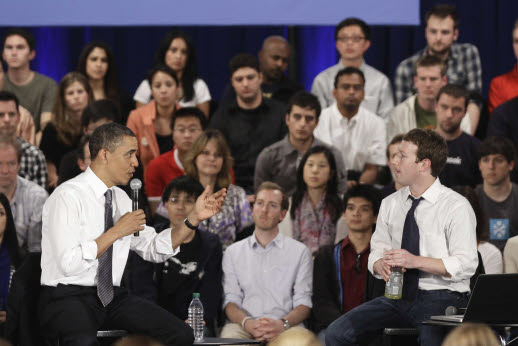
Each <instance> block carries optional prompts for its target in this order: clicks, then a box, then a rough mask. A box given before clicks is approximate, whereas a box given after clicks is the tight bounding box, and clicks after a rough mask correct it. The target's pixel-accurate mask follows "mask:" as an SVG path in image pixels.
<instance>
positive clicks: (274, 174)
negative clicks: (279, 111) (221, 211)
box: [254, 91, 347, 196]
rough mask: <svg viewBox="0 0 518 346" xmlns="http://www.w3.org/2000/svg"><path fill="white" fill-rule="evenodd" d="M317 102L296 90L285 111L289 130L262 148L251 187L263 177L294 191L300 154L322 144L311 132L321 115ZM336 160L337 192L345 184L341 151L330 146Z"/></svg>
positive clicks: (289, 192) (344, 187) (291, 192)
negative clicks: (276, 140)
mask: <svg viewBox="0 0 518 346" xmlns="http://www.w3.org/2000/svg"><path fill="white" fill-rule="evenodd" d="M320 110H321V109H320V103H319V102H318V99H317V98H316V96H315V95H313V94H310V93H308V92H305V91H299V92H297V93H296V94H295V95H293V97H292V98H291V99H290V101H289V103H288V108H287V114H286V125H287V126H288V134H287V135H286V136H285V137H284V139H282V140H280V141H278V142H276V143H274V144H272V145H270V146H269V147H266V148H264V149H263V151H261V153H260V154H259V156H258V157H257V161H256V163H255V172H254V187H255V188H258V187H259V185H261V184H262V183H263V182H264V181H271V182H274V183H277V184H279V185H280V186H281V187H282V188H283V189H284V191H286V194H287V195H288V196H291V195H293V193H294V192H295V185H296V183H297V178H296V177H297V166H298V164H299V162H300V159H301V158H302V156H303V155H304V154H305V153H306V151H307V150H308V149H310V148H313V147H315V146H317V145H319V146H321V145H325V143H324V142H322V141H321V140H319V139H318V138H316V137H315V136H313V131H314V130H315V128H316V127H317V124H318V117H319V116H320ZM330 149H331V150H332V151H333V155H334V157H335V161H336V175H337V180H338V192H339V193H344V192H345V190H346V188H347V185H346V179H347V172H346V170H345V167H344V164H343V160H342V154H341V153H340V152H339V151H338V150H337V149H336V148H334V147H330Z"/></svg>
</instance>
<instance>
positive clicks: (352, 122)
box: [331, 102, 362, 127]
mask: <svg viewBox="0 0 518 346" xmlns="http://www.w3.org/2000/svg"><path fill="white" fill-rule="evenodd" d="M361 108H362V107H361V106H360V107H359V108H358V112H357V113H356V114H355V115H354V116H353V117H352V118H351V119H347V118H346V117H344V116H343V115H342V113H340V110H339V109H338V104H337V103H336V102H334V103H333V105H332V106H331V110H332V114H333V117H334V118H335V119H336V120H337V121H338V122H339V123H340V125H344V126H347V127H350V126H354V125H356V123H357V122H358V121H359V120H358V118H359V117H360V115H361V113H362V112H361Z"/></svg>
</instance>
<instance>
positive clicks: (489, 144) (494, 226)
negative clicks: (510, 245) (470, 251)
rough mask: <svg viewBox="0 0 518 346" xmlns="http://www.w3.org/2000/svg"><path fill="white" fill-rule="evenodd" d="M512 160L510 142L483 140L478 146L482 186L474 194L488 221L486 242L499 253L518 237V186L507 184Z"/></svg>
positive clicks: (495, 138)
mask: <svg viewBox="0 0 518 346" xmlns="http://www.w3.org/2000/svg"><path fill="white" fill-rule="evenodd" d="M514 157H515V150H514V146H513V143H512V142H511V141H510V140H509V139H507V138H505V137H500V136H491V137H487V138H486V139H485V140H484V141H483V142H482V144H480V146H479V147H478V167H479V169H480V172H481V174H482V178H483V184H482V185H478V186H477V187H476V189H475V192H476V194H477V196H478V200H479V203H480V207H481V208H482V210H483V211H484V213H485V214H486V216H487V219H488V229H489V241H490V242H491V243H493V244H494V245H496V246H497V247H498V248H499V249H500V250H503V249H504V247H505V244H506V242H507V239H509V238H510V237H514V236H516V235H518V213H516V210H518V185H516V184H514V183H512V182H511V171H512V170H513V168H514Z"/></svg>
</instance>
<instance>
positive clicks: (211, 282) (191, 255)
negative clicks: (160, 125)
mask: <svg viewBox="0 0 518 346" xmlns="http://www.w3.org/2000/svg"><path fill="white" fill-rule="evenodd" d="M202 192H203V186H201V184H200V183H199V182H198V181H196V180H195V179H193V178H191V177H188V176H182V177H178V178H176V179H174V180H172V181H171V182H170V183H169V184H168V185H167V187H166V188H165V190H164V194H163V196H162V202H163V203H164V205H165V206H166V208H167V213H168V214H169V220H168V222H167V223H163V224H158V225H155V229H156V231H157V232H161V231H162V230H164V229H167V228H171V234H172V236H173V237H175V236H177V234H178V232H179V229H180V226H181V225H182V224H183V222H184V220H185V218H186V217H187V215H189V213H190V212H191V211H192V210H193V208H194V204H195V203H196V199H197V198H198V197H199V196H200V195H201V194H202ZM227 198H228V194H227ZM222 256H223V254H222V249H221V243H220V241H219V239H218V237H217V236H216V235H214V234H211V233H210V232H207V231H203V230H201V229H200V228H199V226H198V229H196V230H192V231H191V234H190V235H189V236H188V237H187V238H186V239H185V240H184V242H183V243H182V244H181V245H180V253H179V254H178V255H176V256H174V257H171V258H169V259H168V260H167V261H166V262H164V263H163V264H162V263H160V264H158V265H157V268H156V272H155V277H156V283H157V288H158V291H157V293H158V299H157V301H158V304H159V305H160V306H161V307H163V308H164V309H166V310H167V311H169V312H170V313H172V314H173V315H175V316H176V317H178V318H179V319H181V320H186V319H187V318H188V316H187V309H188V308H189V304H190V302H191V300H192V294H193V293H194V292H198V293H200V299H201V302H202V303H203V313H204V319H205V321H206V323H207V326H208V327H209V329H210V330H212V331H213V330H214V328H215V327H216V325H215V321H216V320H217V318H218V313H219V312H220V311H221V310H220V308H221V297H222V296H223V286H222V283H221V281H222V276H223V270H222V267H221V259H222ZM142 261H143V260H142ZM143 262H144V261H143ZM146 263H149V262H146ZM149 272H152V267H151V268H150V270H149ZM147 275H149V274H147ZM136 279H137V280H142V275H139V276H138V277H136Z"/></svg>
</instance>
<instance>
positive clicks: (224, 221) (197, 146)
mask: <svg viewBox="0 0 518 346" xmlns="http://www.w3.org/2000/svg"><path fill="white" fill-rule="evenodd" d="M232 163H233V159H232V156H231V155H230V148H229V147H228V145H227V141H226V140H225V137H224V136H223V134H222V133H221V132H220V131H218V130H215V129H209V130H206V131H205V132H203V133H202V134H201V135H200V136H199V137H198V139H196V141H195V142H194V143H193V145H192V147H191V150H190V151H189V153H188V154H187V156H186V158H185V167H184V168H185V173H186V174H187V175H189V176H191V177H193V178H195V179H197V180H198V181H199V182H200V183H201V184H202V185H203V186H207V185H208V186H210V187H211V191H218V190H219V189H222V188H226V189H227V197H226V198H225V204H224V205H223V209H222V210H221V212H219V213H218V214H216V215H214V216H213V217H211V218H210V219H208V220H205V221H203V222H202V223H201V224H200V225H199V226H198V228H200V229H201V230H205V231H209V232H211V233H215V234H217V235H218V236H219V238H220V240H221V243H222V245H223V249H225V248H227V247H228V246H229V245H230V244H232V243H233V242H234V241H235V240H236V234H237V233H239V232H241V231H242V230H243V229H244V228H246V227H248V226H250V225H252V223H253V221H252V210H251V208H250V204H249V203H248V200H247V198H246V193H245V190H243V188H241V187H239V186H236V185H233V184H232Z"/></svg>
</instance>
